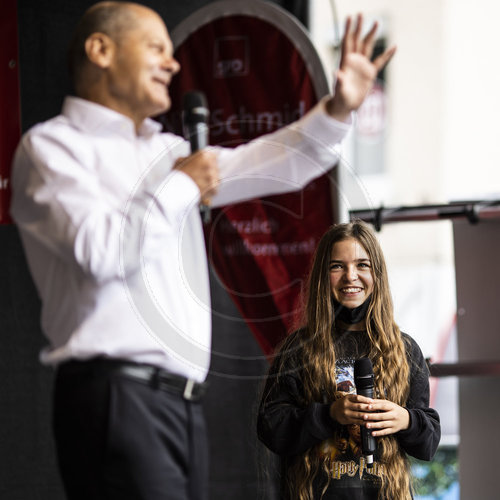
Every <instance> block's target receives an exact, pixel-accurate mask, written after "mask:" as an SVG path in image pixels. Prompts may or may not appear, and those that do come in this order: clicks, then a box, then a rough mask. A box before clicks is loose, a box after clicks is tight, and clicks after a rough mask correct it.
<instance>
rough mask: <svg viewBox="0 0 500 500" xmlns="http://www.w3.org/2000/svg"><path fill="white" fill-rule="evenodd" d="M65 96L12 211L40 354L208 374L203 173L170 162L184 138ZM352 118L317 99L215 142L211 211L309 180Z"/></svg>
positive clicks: (23, 176)
mask: <svg viewBox="0 0 500 500" xmlns="http://www.w3.org/2000/svg"><path fill="white" fill-rule="evenodd" d="M160 129H161V126H160V125H159V124H157V123H156V122H154V121H152V120H146V121H145V122H144V123H143V125H142V127H141V129H140V130H139V131H138V133H136V131H135V128H134V124H133V122H132V121H131V120H130V119H128V118H127V117H125V116H123V115H121V114H119V113H117V112H115V111H112V110H110V109H108V108H106V107H103V106H100V105H98V104H95V103H92V102H89V101H86V100H83V99H79V98H75V97H68V98H66V101H65V103H64V106H63V110H62V114H61V115H59V116H57V117H55V118H53V119H51V120H49V121H47V122H45V123H42V124H39V125H37V126H35V127H33V128H32V129H31V130H30V131H28V132H27V133H26V134H25V135H24V136H23V138H22V140H21V143H20V145H19V147H18V149H17V152H16V156H15V160H14V165H13V173H12V186H13V196H12V207H11V212H12V216H13V218H14V220H15V221H16V223H17V224H18V227H19V230H20V233H21V237H22V240H23V244H24V248H25V252H26V256H27V259H28V264H29V267H30V270H31V273H32V276H33V278H34V281H35V284H36V287H37V290H38V293H39V295H40V298H41V301H42V317H41V323H42V329H43V331H44V333H45V334H46V336H47V337H48V339H49V341H50V344H49V345H48V346H47V347H46V348H45V349H44V350H43V351H42V353H41V360H42V362H44V363H47V364H57V363H60V362H61V361H64V360H68V359H70V358H73V359H88V358H92V357H95V356H106V357H110V358H124V359H128V360H131V361H136V362H141V363H150V364H153V365H156V366H159V367H161V368H163V369H165V370H168V371H171V372H173V373H177V374H180V375H183V376H185V377H188V378H192V379H195V380H197V381H203V380H204V379H205V377H206V375H207V372H208V368H209V361H210V344H211V310H210V294H209V282H208V269H207V259H206V252H205V244H204V237H203V231H202V225H201V221H200V216H199V211H198V205H199V201H200V193H199V190H198V187H197V186H196V184H195V183H194V182H193V180H192V179H191V178H190V177H189V176H187V175H186V174H184V173H183V172H181V171H179V170H174V169H173V168H172V167H173V164H174V162H175V160H176V159H177V158H179V157H181V156H187V155H188V154H189V144H188V143H187V142H186V141H185V140H184V139H182V138H180V137H177V136H175V135H172V134H165V133H161V132H160ZM348 129H349V125H347V124H344V123H340V122H337V121H335V120H333V119H332V118H330V117H329V116H328V115H327V114H326V112H325V110H324V104H323V103H320V104H319V105H318V106H316V108H315V109H314V110H312V111H311V112H310V113H308V114H307V115H305V116H304V117H303V118H302V119H301V120H299V121H298V122H295V123H294V124H292V125H291V126H289V127H286V128H284V129H281V130H279V131H278V132H275V133H274V134H270V135H267V136H264V137H261V138H259V139H257V140H255V141H252V142H251V143H249V144H246V145H244V146H240V147H239V148H236V149H217V148H216V149H215V151H216V152H217V154H218V162H219V167H220V175H221V184H220V187H219V190H218V194H217V195H216V196H215V197H214V198H213V205H214V206H216V205H226V204H229V203H233V202H237V201H241V200H244V199H249V198H254V197H260V196H265V195H268V194H272V193H279V192H288V191H293V190H297V189H300V188H302V187H303V186H305V185H306V184H307V183H308V182H309V181H311V180H312V179H314V178H315V177H317V176H319V175H321V174H323V173H324V172H325V171H326V170H328V169H329V168H331V167H332V165H334V164H335V163H336V160H337V150H336V148H335V145H336V144H338V143H339V142H340V141H341V139H342V138H343V137H344V135H345V134H346V132H347V131H348Z"/></svg>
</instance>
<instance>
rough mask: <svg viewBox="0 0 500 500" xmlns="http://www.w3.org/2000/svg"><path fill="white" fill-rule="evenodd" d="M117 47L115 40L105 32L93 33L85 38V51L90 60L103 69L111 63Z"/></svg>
mask: <svg viewBox="0 0 500 500" xmlns="http://www.w3.org/2000/svg"><path fill="white" fill-rule="evenodd" d="M115 49H116V44H115V42H114V41H113V40H112V39H111V37H109V36H108V35H106V34H104V33H92V34H91V35H90V36H89V37H88V38H87V40H85V52H86V53H87V57H88V59H89V61H90V62H91V63H93V64H95V65H96V66H98V67H99V68H102V69H104V68H107V67H108V66H109V65H110V64H111V61H112V60H113V56H114V53H115Z"/></svg>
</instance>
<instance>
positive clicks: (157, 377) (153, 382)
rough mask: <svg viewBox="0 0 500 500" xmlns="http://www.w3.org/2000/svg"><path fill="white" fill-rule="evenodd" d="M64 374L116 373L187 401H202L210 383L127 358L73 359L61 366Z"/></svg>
mask: <svg viewBox="0 0 500 500" xmlns="http://www.w3.org/2000/svg"><path fill="white" fill-rule="evenodd" d="M58 371H59V372H60V373H61V374H62V375H71V374H83V373H85V372H92V373H94V374H98V373H116V374H119V375H123V376H124V377H127V378H129V379H131V380H136V381H138V382H142V383H144V384H146V385H149V386H150V387H152V388H154V389H160V390H166V391H170V392H174V393H176V394H179V395H180V396H182V397H183V398H184V399H185V400H187V401H192V402H197V401H200V400H201V398H202V397H203V395H204V394H205V392H206V391H207V387H208V384H207V383H206V382H205V383H199V382H196V381H195V380H193V379H190V378H186V377H182V376H181V375H176V374H174V373H170V372H167V371H165V370H162V369H161V368H157V367H155V366H151V365H142V364H138V363H131V362H129V361H125V360H119V359H108V358H94V359H90V360H85V361H80V360H72V361H68V362H66V363H63V364H61V365H60V366H59V368H58Z"/></svg>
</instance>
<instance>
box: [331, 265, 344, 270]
mask: <svg viewBox="0 0 500 500" xmlns="http://www.w3.org/2000/svg"><path fill="white" fill-rule="evenodd" d="M336 269H342V265H341V264H331V265H330V271H334V270H336Z"/></svg>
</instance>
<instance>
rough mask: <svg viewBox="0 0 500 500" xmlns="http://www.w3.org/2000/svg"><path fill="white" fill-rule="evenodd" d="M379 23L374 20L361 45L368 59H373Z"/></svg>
mask: <svg viewBox="0 0 500 500" xmlns="http://www.w3.org/2000/svg"><path fill="white" fill-rule="evenodd" d="M377 28H378V23H377V22H374V23H373V26H372V27H371V29H370V31H369V32H368V34H367V35H366V36H365V38H364V40H363V44H362V46H361V53H362V54H363V55H364V56H366V57H367V58H368V59H371V57H372V54H373V48H374V47H375V34H376V33H377Z"/></svg>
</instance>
